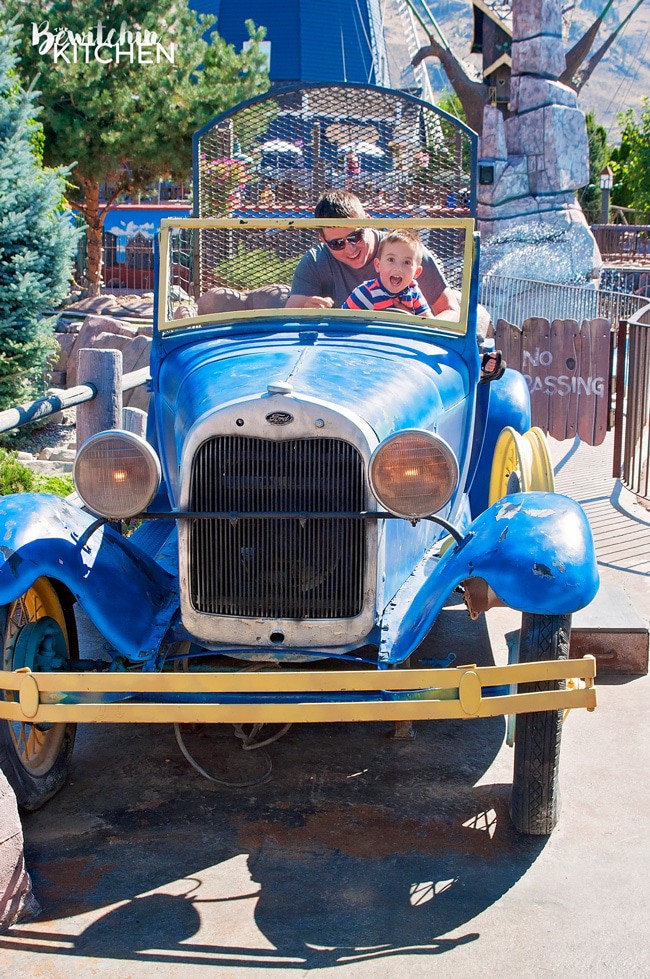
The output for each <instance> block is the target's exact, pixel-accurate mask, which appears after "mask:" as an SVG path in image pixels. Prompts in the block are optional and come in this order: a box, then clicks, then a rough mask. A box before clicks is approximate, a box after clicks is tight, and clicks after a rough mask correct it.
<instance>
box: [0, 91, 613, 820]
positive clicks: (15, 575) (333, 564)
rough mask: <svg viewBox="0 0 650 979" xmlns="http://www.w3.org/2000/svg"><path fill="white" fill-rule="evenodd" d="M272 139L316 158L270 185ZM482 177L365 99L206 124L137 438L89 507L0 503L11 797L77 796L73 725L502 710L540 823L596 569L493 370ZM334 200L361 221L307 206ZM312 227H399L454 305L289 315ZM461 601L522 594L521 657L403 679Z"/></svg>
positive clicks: (515, 387)
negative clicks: (418, 246) (573, 645)
mask: <svg viewBox="0 0 650 979" xmlns="http://www.w3.org/2000/svg"><path fill="white" fill-rule="evenodd" d="M270 141H274V143H273V145H274V146H275V147H276V148H277V149H278V152H282V151H283V147H284V148H285V149H284V151H285V152H287V153H290V154H291V155H292V157H293V158H298V156H299V157H300V160H301V166H300V167H297V166H292V167H285V168H281V169H282V175H281V177H280V178H277V179H275V178H273V177H269V174H268V168H265V167H264V165H263V155H262V154H261V153H260V152H259V147H260V146H263V145H266V146H268V144H269V142H270ZM362 144H363V145H362ZM355 145H356V146H358V148H359V150H360V152H359V154H358V155H357V161H358V167H356V168H355V171H354V172H352V173H345V172H343V173H342V172H339V169H337V168H338V167H339V166H340V161H341V159H342V152H341V151H342V148H345V152H346V153H347V152H349V149H348V148H349V147H350V146H352V147H354V146H355ZM287 146H289V147H293V148H292V149H286V147H287ZM344 155H345V154H344ZM293 162H295V160H293ZM294 171H295V172H298V171H299V172H300V180H299V181H293V180H292V179H291V173H292V172H294ZM475 171H476V138H475V136H474V134H473V133H471V132H470V131H469V130H468V129H467V128H466V127H464V126H463V125H462V124H461V123H459V122H458V121H457V120H454V119H452V118H450V117H449V116H447V115H445V114H444V113H442V112H440V111H439V110H437V109H436V108H435V107H433V106H431V105H429V104H427V103H424V102H422V101H420V100H418V99H416V98H414V97H411V96H409V95H406V94H404V93H398V92H390V91H386V90H381V89H377V88H360V87H358V86H348V85H339V86H334V87H325V86H311V87H309V86H307V87H303V88H301V89H296V90H285V91H280V92H278V91H272V92H270V93H269V94H267V95H265V96H263V97H261V98H258V99H256V100H254V101H252V102H249V103H247V104H246V105H243V106H239V107H237V108H235V109H233V110H232V111H230V112H228V113H226V114H225V115H223V116H221V117H219V118H218V119H216V120H214V121H213V122H212V123H210V125H208V126H206V127H205V128H204V129H203V130H201V132H200V133H199V134H198V135H197V137H196V141H195V195H196V205H195V215H196V216H195V217H194V218H191V219H186V220H183V221H172V220H166V221H164V222H163V226H162V229H161V232H160V236H159V242H158V259H157V268H158V278H157V293H156V300H155V308H156V317H155V320H156V321H155V329H154V338H153V345H152V356H151V383H150V390H151V402H150V409H149V413H148V423H147V436H146V439H145V438H142V437H140V436H139V435H136V434H133V433H132V432H129V431H122V430H111V431H105V432H99V433H97V434H96V435H94V436H93V437H92V438H90V439H89V440H88V441H87V442H86V443H85V444H84V445H82V446H80V448H79V451H78V457H77V460H76V463H75V484H76V490H77V498H76V500H74V501H73V500H60V499H56V498H54V497H52V496H48V495H41V494H23V495H20V496H13V497H6V498H4V499H3V500H2V501H0V514H1V521H2V554H1V562H0V607H1V611H0V630H1V633H2V636H3V650H4V653H3V657H4V659H3V667H4V670H3V672H2V673H0V686H1V687H2V689H3V691H4V696H3V699H2V700H0V717H1V718H4V720H2V721H0V764H1V765H2V768H3V769H4V770H5V772H6V774H7V777H8V778H9V780H10V781H11V783H12V785H13V786H14V788H15V790H16V794H17V797H18V800H19V802H20V804H21V805H22V806H24V807H26V808H37V807H38V806H39V805H41V804H42V803H43V802H44V801H45V800H46V799H47V798H49V797H50V796H51V795H52V794H53V793H54V792H56V791H57V790H58V789H59V788H60V787H61V785H62V784H63V783H64V781H65V777H66V771H67V766H68V763H69V759H70V754H71V751H72V747H73V741H74V730H75V728H74V725H75V723H76V722H79V721H94V722H98V721H102V722H111V721H133V722H140V721H149V722H150V721H155V722H164V723H174V724H176V725H180V724H183V723H187V722H194V723H217V722H218V723H232V724H236V725H248V724H253V725H260V724H273V725H276V724H280V725H286V724H289V723H292V722H301V721H310V722H314V721H322V722H326V721H341V720H345V721H349V720H355V721H368V720H387V721H394V722H396V724H397V725H400V726H401V727H400V729H401V730H402V732H403V731H404V727H405V726H408V725H409V724H410V723H412V722H413V721H416V720H431V719H436V718H452V717H453V718H463V719H470V718H474V717H486V716H493V715H499V714H508V715H516V718H517V720H516V730H515V737H514V740H515V761H514V779H513V793H512V815H513V820H514V824H515V826H516V827H517V829H518V830H520V831H521V832H524V833H534V834H546V833H549V832H550V831H551V829H552V828H553V826H554V824H555V822H556V819H557V813H558V761H559V750H560V728H561V720H562V711H563V710H565V709H566V708H569V707H580V706H582V707H587V708H588V709H593V707H594V706H595V691H594V689H593V677H594V675H595V670H594V662H593V660H592V659H590V658H586V659H583V660H572V661H570V662H569V661H568V647H569V635H570V615H571V613H572V612H574V611H575V610H577V609H579V608H581V607H582V606H584V605H586V604H587V603H588V602H589V601H590V600H591V599H592V598H593V596H594V594H595V592H596V589H597V586H598V577H597V571H596V563H595V557H594V549H593V541H592V537H591V533H590V530H589V527H588V524H587V521H586V519H585V516H584V514H583V512H582V511H581V509H580V507H579V506H578V505H577V504H576V503H575V502H573V501H572V500H570V499H567V498H566V497H563V496H558V495H556V494H555V493H554V492H553V473H552V467H551V464H550V462H549V458H548V452H547V450H546V445H545V440H544V436H543V434H542V433H541V432H540V431H538V430H537V429H534V428H533V429H531V426H530V405H529V397H528V391H527V387H526V383H525V381H524V378H523V377H522V376H521V375H520V374H519V373H517V372H515V371H512V370H509V369H506V370H505V372H503V371H501V370H499V369H497V370H495V369H492V370H490V366H489V365H488V366H486V364H485V363H484V361H483V360H482V351H481V349H480V344H481V343H482V341H483V339H484V338H483V336H482V332H481V330H480V329H479V331H478V333H477V281H478V280H477V276H478V265H479V240H478V236H477V234H476V231H475V200H476V199H475V189H474V188H475V182H474V177H475ZM328 187H330V188H331V187H334V188H335V189H336V188H338V189H339V190H341V191H345V192H348V193H354V194H355V195H356V197H357V198H359V199H360V200H361V201H362V202H363V204H364V206H365V213H366V215H367V216H366V217H363V218H362V217H360V216H359V215H358V214H355V215H352V216H350V217H346V218H344V217H341V218H339V217H336V219H335V220H334V219H333V218H332V217H330V218H329V220H328V219H323V218H322V217H321V218H318V219H317V218H314V217H313V212H312V205H313V202H314V200H315V199H316V198H317V197H318V196H319V194H320V193H321V192H323V191H324V190H325V189H326V188H328ZM333 222H334V223H333ZM322 228H325V229H329V230H328V231H327V234H326V237H327V238H328V240H330V241H331V239H332V237H333V235H332V229H333V228H334V229H337V230H338V235H336V236H334V237H336V238H337V239H338V251H339V252H340V251H345V249H346V248H347V249H348V251H347V252H346V253H345V254H347V255H352V256H354V255H356V251H355V249H356V247H357V245H358V243H359V242H360V241H363V242H370V243H371V250H372V253H373V254H374V250H375V249H376V246H377V242H378V241H379V239H380V238H381V237H382V236H383V235H384V234H385V233H387V232H390V231H391V230H392V229H395V228H399V229H404V228H407V229H411V231H414V232H415V233H416V234H417V236H418V237H419V239H420V241H421V242H422V244H423V245H424V246H425V248H426V251H425V255H427V256H428V258H427V260H430V261H434V262H435V263H436V265H437V267H441V268H442V269H443V271H444V276H445V282H446V285H447V287H448V288H449V289H450V290H452V291H453V296H454V297H455V299H454V303H453V304H452V307H450V308H449V309H447V310H446V311H444V312H443V313H438V314H435V315H434V316H433V318H426V317H423V316H416V315H413V314H412V313H410V312H407V311H405V309H404V308H403V307H392V308H382V309H360V310H357V309H347V308H340V304H339V303H336V304H327V303H325V304H323V303H321V304H320V305H319V304H315V305H311V306H310V305H309V303H307V304H300V303H299V304H297V305H296V304H293V303H291V302H289V305H287V296H288V292H289V286H290V284H291V280H292V276H293V274H294V271H295V269H296V266H297V264H298V263H299V262H300V261H301V259H302V256H303V255H304V253H305V251H306V250H309V249H311V248H315V247H320V249H321V251H322V249H323V248H328V247H329V246H327V245H325V244H323V243H322V240H321V239H319V237H318V236H319V234H320V230H321V229H322ZM348 236H349V237H348ZM319 241H320V245H319ZM329 251H330V252H331V253H332V254H331V255H330V256H329V257H328V260H330V261H332V262H336V261H338V260H339V259H338V258H337V255H336V254H335V251H336V249H332V248H331V247H330V248H329ZM310 254H311V255H312V258H313V256H314V253H313V252H312V253H310ZM353 264H354V260H353V261H352V262H351V263H350V265H351V267H352V265H353ZM326 288H327V287H326V286H323V289H324V290H326ZM300 295H302V294H300ZM324 295H325V296H326V297H327V296H328V294H327V292H326V291H325V292H324ZM497 366H498V364H497ZM492 367H493V368H494V363H492ZM134 525H135V530H133V526H134ZM458 589H460V590H462V591H463V593H464V597H465V601H466V603H467V607H468V610H469V612H470V614H471V615H472V616H474V617H476V616H478V615H481V614H483V613H484V612H486V611H487V610H488V609H489V608H490V607H492V606H495V605H505V606H509V607H510V608H513V609H517V610H520V611H521V613H522V625H521V633H520V641H519V646H518V650H515V651H514V655H513V657H512V660H513V661H512V662H511V663H510V664H508V665H505V664H504V665H500V666H477V665H475V664H473V663H472V662H467V659H468V658H467V656H464V657H463V656H461V657H460V661H462V662H463V663H464V664H465V665H463V666H459V667H455V668H454V667H445V666H442V665H441V666H439V667H438V666H435V667H433V668H426V669H424V668H421V667H417V668H409V662H410V657H411V656H412V654H414V653H415V651H416V650H417V648H418V646H419V644H420V643H421V642H422V640H423V639H424V638H425V637H426V636H427V634H428V633H429V631H430V630H431V629H432V628H433V627H435V623H436V619H437V617H438V614H439V613H440V611H441V609H442V607H443V605H444V603H445V601H446V599H447V598H448V596H449V594H450V593H451V592H452V591H454V590H458ZM470 659H471V657H470ZM270 666H272V667H273V669H270V668H269V667H270ZM567 680H569V681H571V682H570V683H569V684H568V685H567V683H566V681H567ZM567 686H568V687H570V689H567ZM281 730H283V729H281ZM177 731H178V733H179V737H180V728H179V727H177ZM181 744H182V740H181ZM187 754H189V752H187Z"/></svg>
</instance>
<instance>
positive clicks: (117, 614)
mask: <svg viewBox="0 0 650 979" xmlns="http://www.w3.org/2000/svg"><path fill="white" fill-rule="evenodd" d="M94 521H95V518H94V517H93V516H91V515H90V514H88V513H86V512H85V511H83V510H80V509H79V508H78V507H76V506H73V505H72V504H70V503H68V502H67V501H66V500H62V499H60V498H59V497H56V496H50V495H48V494H45V493H21V494H20V495H14V496H5V497H3V498H2V499H0V528H1V529H0V605H6V604H7V603H9V602H12V601H14V600H15V599H17V598H18V597H19V596H20V595H22V594H23V593H24V592H26V591H27V589H28V588H29V587H30V586H31V585H33V583H34V581H35V580H36V579H37V578H39V577H41V576H42V575H44V576H46V577H48V578H52V579H55V580H57V581H60V582H62V583H63V584H64V585H66V587H67V588H68V589H69V590H70V591H71V592H72V594H73V595H74V596H75V598H76V599H77V601H78V602H79V603H80V604H81V605H82V607H83V609H84V611H85V612H86V613H87V614H88V616H89V617H90V618H91V620H92V621H93V623H94V624H95V626H96V627H97V628H98V629H99V631H100V632H101V633H102V635H103V636H104V637H105V638H106V639H107V640H108V641H109V642H110V643H111V644H112V645H113V646H114V647H115V650H116V652H117V653H119V654H121V655H123V656H126V657H127V658H128V659H131V660H146V659H150V658H151V657H152V656H155V654H156V653H157V652H158V650H159V648H160V645H161V643H162V640H163V637H164V636H165V633H166V632H167V630H168V628H169V626H170V624H171V621H172V619H173V617H174V614H175V612H176V611H177V609H178V587H177V581H176V579H175V578H174V577H173V576H172V575H170V574H169V573H168V572H167V571H164V570H163V569H162V568H161V567H159V565H157V564H156V562H155V561H153V560H152V559H151V558H150V557H148V556H147V555H146V554H145V553H144V552H143V551H141V550H140V549H139V548H137V547H134V546H133V545H132V544H130V543H129V541H128V540H126V539H125V538H123V537H121V536H120V534H118V533H117V532H116V531H115V530H113V528H112V527H109V526H107V525H104V526H101V527H99V528H98V529H97V530H96V531H95V532H94V533H93V534H91V536H90V537H89V539H88V540H87V541H86V542H85V543H83V542H82V543H81V545H80V543H79V541H80V538H81V537H82V535H83V533H84V532H85V531H86V530H87V529H88V527H90V526H91V524H92V523H94Z"/></svg>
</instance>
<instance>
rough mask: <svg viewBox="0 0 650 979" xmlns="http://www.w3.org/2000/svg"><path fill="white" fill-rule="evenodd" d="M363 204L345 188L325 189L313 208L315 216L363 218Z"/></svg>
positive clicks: (364, 215)
mask: <svg viewBox="0 0 650 979" xmlns="http://www.w3.org/2000/svg"><path fill="white" fill-rule="evenodd" d="M367 216H368V215H367V214H366V212H365V210H364V207H363V204H362V203H361V201H360V200H359V198H358V197H357V196H356V194H351V193H350V192H349V191H347V190H326V191H325V193H324V194H321V196H320V197H319V198H318V201H317V202H316V207H315V208H314V217H315V218H365V217H367Z"/></svg>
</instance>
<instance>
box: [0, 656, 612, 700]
mask: <svg viewBox="0 0 650 979" xmlns="http://www.w3.org/2000/svg"><path fill="white" fill-rule="evenodd" d="M467 672H471V673H475V674H476V675H477V676H478V678H479V680H480V682H481V685H482V686H505V685H506V684H513V683H536V682H539V681H542V680H570V679H572V678H573V677H579V678H580V679H586V678H593V677H595V675H596V661H595V659H594V658H593V657H591V656H588V657H585V658H584V659H571V660H542V661H540V662H537V663H516V664H514V665H511V666H474V665H469V666H458V667H447V668H443V669H437V670H436V669H431V670H427V669H423V670H415V669H414V670H376V669H369V670H331V671H322V670H314V671H311V670H300V671H288V670H287V671H286V672H285V671H284V670H280V669H275V668H274V669H272V670H270V671H268V672H266V673H262V672H251V673H245V672H238V673H200V672H190V673H180V672H179V673H29V674H25V673H20V672H8V671H5V672H0V689H5V690H18V689H19V688H20V685H21V682H22V678H23V677H24V676H25V675H29V676H31V677H33V678H34V680H35V681H36V682H37V684H38V688H39V690H40V691H42V692H43V693H46V692H53V691H60V690H61V689H62V687H63V686H64V687H65V689H66V690H67V691H69V692H70V693H89V692H110V693H170V692H176V693H296V692H300V691H305V692H306V691H308V692H310V693H321V692H322V693H327V692H330V693H331V692H346V691H358V690H425V689H431V688H449V687H451V688H455V689H457V688H458V687H459V686H460V683H461V681H462V678H463V675H464V674H465V673H467Z"/></svg>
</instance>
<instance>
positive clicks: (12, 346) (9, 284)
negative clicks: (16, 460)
mask: <svg viewBox="0 0 650 979" xmlns="http://www.w3.org/2000/svg"><path fill="white" fill-rule="evenodd" d="M15 45H16V30H15V28H14V27H13V26H12V25H10V24H5V25H4V27H3V26H2V25H1V24H0V407H2V408H7V407H10V406H12V405H15V404H21V403H23V402H25V401H30V400H32V398H33V397H34V396H35V395H36V394H40V393H41V389H40V386H41V377H42V372H43V371H44V370H45V368H46V366H47V363H48V361H49V359H50V357H51V355H52V353H53V352H54V350H55V348H56V342H55V340H54V334H53V324H52V322H51V320H44V319H43V311H44V310H46V309H51V308H52V307H53V306H56V305H57V304H58V303H59V302H61V300H62V299H63V298H64V297H65V295H66V294H67V291H68V287H69V282H70V276H71V272H72V255H73V252H74V248H75V242H76V233H75V232H74V231H73V228H72V225H71V223H70V219H69V214H67V213H66V212H65V211H64V209H63V206H62V204H63V194H64V190H65V173H66V171H64V170H61V169H59V170H47V169H43V167H42V165H41V160H40V155H39V151H38V147H39V132H40V125H39V124H38V123H37V122H35V116H36V115H37V112H38V109H37V107H36V99H37V93H36V92H35V91H33V90H31V89H29V90H27V91H25V89H24V88H22V87H21V85H20V84H19V81H18V77H17V75H16V61H17V59H16V55H15V53H14V49H15Z"/></svg>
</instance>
